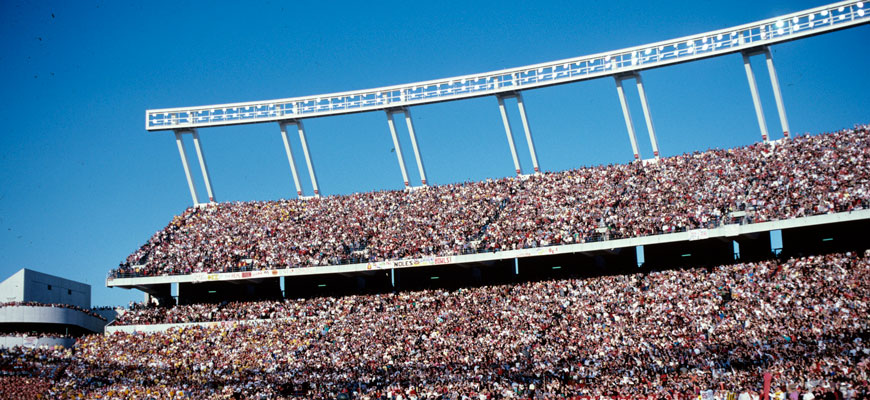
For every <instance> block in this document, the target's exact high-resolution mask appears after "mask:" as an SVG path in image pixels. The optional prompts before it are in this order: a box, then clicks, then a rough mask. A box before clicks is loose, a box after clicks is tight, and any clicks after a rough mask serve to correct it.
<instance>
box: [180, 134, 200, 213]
mask: <svg viewBox="0 0 870 400" xmlns="http://www.w3.org/2000/svg"><path fill="white" fill-rule="evenodd" d="M181 135H182V132H181V131H175V144H176V145H178V154H179V155H180V156H181V165H182V166H183V167H184V176H185V177H187V186H188V187H189V188H190V197H191V198H193V205H198V204H199V197H198V196H197V195H196V186H194V185H193V178H192V177H191V176H190V164H188V163H187V153H185V151H184V141H183V140H181Z"/></svg>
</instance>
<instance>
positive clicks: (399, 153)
mask: <svg viewBox="0 0 870 400" xmlns="http://www.w3.org/2000/svg"><path fill="white" fill-rule="evenodd" d="M386 113H387V125H389V126H390V135H392V137H393V149H395V151H396V158H397V159H398V160H399V169H400V170H402V181H403V182H405V187H409V186H410V185H409V184H408V171H407V169H405V158H404V157H402V146H401V145H400V144H399V137H398V136H397V135H396V122H395V121H394V120H393V112H392V111H390V110H386Z"/></svg>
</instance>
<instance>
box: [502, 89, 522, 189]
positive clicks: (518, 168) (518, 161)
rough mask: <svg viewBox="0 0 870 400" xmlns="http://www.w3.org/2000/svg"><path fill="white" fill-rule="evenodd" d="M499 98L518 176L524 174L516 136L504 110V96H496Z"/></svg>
mask: <svg viewBox="0 0 870 400" xmlns="http://www.w3.org/2000/svg"><path fill="white" fill-rule="evenodd" d="M496 97H497V98H498V109H499V111H501V122H502V123H504V132H505V134H506V135H507V140H508V146H510V148H511V157H513V159H514V168H515V169H516V171H517V176H520V174H522V170H521V169H520V159H519V158H517V148H516V146H514V135H513V133H511V123H510V121H509V120H508V115H507V111H505V109H504V96H496Z"/></svg>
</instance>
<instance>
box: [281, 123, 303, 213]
mask: <svg viewBox="0 0 870 400" xmlns="http://www.w3.org/2000/svg"><path fill="white" fill-rule="evenodd" d="M289 124H291V123H290V122H281V123H279V124H278V125H279V126H280V127H281V139H284V151H286V152H287V161H288V162H289V163H290V172H292V173H293V184H295V185H296V195H297V196H299V197H302V185H300V184H299V174H298V173H297V172H296V160H295V159H294V158H293V150H292V149H291V148H290V139H288V138H287V125H289Z"/></svg>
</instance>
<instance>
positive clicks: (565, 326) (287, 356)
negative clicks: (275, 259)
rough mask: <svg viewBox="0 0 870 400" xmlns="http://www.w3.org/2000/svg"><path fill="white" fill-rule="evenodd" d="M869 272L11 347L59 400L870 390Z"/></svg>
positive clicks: (608, 281)
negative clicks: (768, 382) (63, 347)
mask: <svg viewBox="0 0 870 400" xmlns="http://www.w3.org/2000/svg"><path fill="white" fill-rule="evenodd" d="M867 276H870V257H868V256H867V255H866V254H865V255H858V254H854V253H840V254H831V255H824V256H813V257H806V258H799V259H791V260H787V261H782V262H780V261H763V262H754V263H740V264H734V265H725V266H719V267H715V268H711V269H700V268H699V269H676V270H667V271H660V272H651V273H647V274H641V273H638V274H632V275H618V276H603V277H593V278H585V279H563V280H551V281H541V282H526V283H516V284H510V285H500V286H485V287H478V288H465V289H459V290H455V291H447V290H424V291H412V292H399V293H390V294H377V295H353V296H346V297H319V298H312V299H298V300H286V301H274V302H257V303H229V304H223V305H190V306H178V307H175V308H171V309H138V310H136V309H134V310H131V311H129V312H127V313H126V314H124V316H123V317H121V319H120V322H121V323H127V324H149V323H164V322H189V321H226V322H223V323H219V324H210V325H208V326H197V327H188V328H183V329H170V330H167V331H164V332H159V333H151V334H142V333H135V334H126V333H114V334H110V335H91V336H87V337H84V338H82V339H80V342H79V343H78V344H77V345H76V348H75V351H74V352H72V351H66V352H64V351H60V350H46V349H43V350H27V349H15V350H6V351H5V353H2V354H3V357H2V358H0V360H3V362H4V363H7V365H8V362H9V360H10V359H11V360H14V361H13V362H15V363H18V364H19V369H18V370H20V371H30V372H29V373H22V374H18V375H19V376H28V377H33V378H44V377H46V376H52V373H51V371H54V370H62V371H63V373H61V374H57V375H54V377H53V378H52V379H53V381H52V384H53V386H52V387H53V389H52V393H51V394H52V396H51V397H52V398H55V397H58V398H70V397H75V396H78V395H82V396H83V397H85V398H96V397H103V398H106V397H113V396H114V397H143V396H144V393H149V391H150V393H152V396H153V397H155V398H168V397H169V396H170V395H180V393H182V392H183V393H184V396H189V397H191V398H218V397H222V396H223V397H224V398H229V397H230V396H236V398H306V399H310V398H336V397H337V396H341V395H342V394H344V395H345V396H347V397H346V398H361V399H374V398H392V399H396V398H398V397H397V395H398V394H399V393H401V395H402V396H403V397H402V398H415V397H416V398H418V399H434V398H460V397H458V396H460V395H465V396H467V398H475V399H478V398H483V399H489V398H546V399H552V398H570V397H575V396H607V397H614V396H616V395H621V396H628V398H638V397H640V396H644V397H647V396H653V397H654V398H660V397H665V396H670V397H671V398H673V396H676V395H680V396H682V398H696V397H697V395H698V390H708V389H709V390H714V391H716V393H717V396H721V397H719V398H723V399H724V398H726V392H733V393H739V392H740V391H743V390H746V389H749V390H752V391H754V392H756V393H757V392H758V391H760V390H761V388H762V382H763V374H764V373H770V374H772V382H773V386H772V388H773V389H771V391H773V390H776V389H777V388H786V387H788V388H797V387H800V388H802V390H806V389H808V388H815V389H816V391H817V392H818V393H817V394H818V395H819V396H821V395H822V394H823V393H821V392H824V391H825V390H833V389H830V388H836V389H838V390H841V391H842V392H849V390H854V391H857V392H852V394H855V393H858V394H859V395H860V393H862V392H861V391H863V393H864V395H865V396H866V394H867V393H868V386H867V378H868V375H870V343H868V342H867V340H868V339H870V338H868V327H870V322H868V321H870V320H868V319H867V315H868V313H870V280H868V279H867ZM241 320H257V321H256V322H248V323H240V322H238V321H241ZM4 368H8V367H7V366H6V365H4V366H2V368H0V370H3V369H4ZM841 385H844V386H841ZM826 388H829V389H826ZM832 395H833V394H832ZM841 395H842V393H841ZM856 396H857V397H854V398H860V396H858V395H856Z"/></svg>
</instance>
